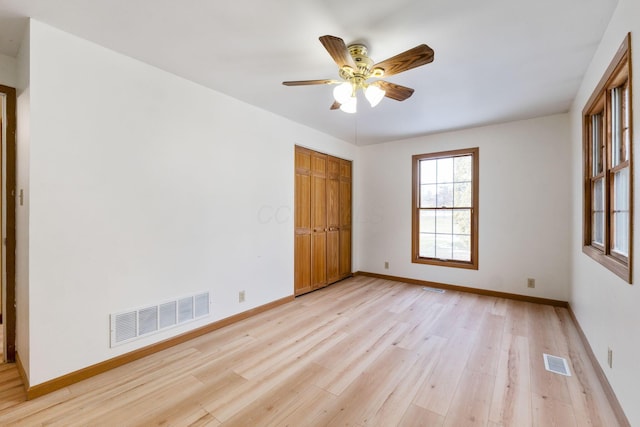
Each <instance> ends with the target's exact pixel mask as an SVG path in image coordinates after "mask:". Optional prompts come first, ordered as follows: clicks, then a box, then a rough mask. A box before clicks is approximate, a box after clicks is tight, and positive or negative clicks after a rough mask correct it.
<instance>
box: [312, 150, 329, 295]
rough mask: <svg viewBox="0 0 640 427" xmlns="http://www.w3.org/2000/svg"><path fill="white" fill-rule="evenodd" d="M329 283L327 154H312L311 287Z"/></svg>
mask: <svg viewBox="0 0 640 427" xmlns="http://www.w3.org/2000/svg"><path fill="white" fill-rule="evenodd" d="M326 284H327V156H326V155H324V154H320V153H315V152H314V153H313V155H312V156H311V287H312V288H314V289H316V288H320V287H322V286H325V285H326Z"/></svg>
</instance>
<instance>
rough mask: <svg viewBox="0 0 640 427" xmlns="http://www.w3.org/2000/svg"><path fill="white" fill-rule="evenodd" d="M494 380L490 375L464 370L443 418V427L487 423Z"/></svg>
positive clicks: (460, 426)
mask: <svg viewBox="0 0 640 427" xmlns="http://www.w3.org/2000/svg"><path fill="white" fill-rule="evenodd" d="M494 382H495V377H494V376H492V375H488V374H483V373H481V372H477V371H473V370H469V369H467V370H465V371H464V372H463V375H462V378H461V379H460V382H459V383H458V388H457V390H456V393H455V395H454V397H453V399H452V402H451V406H450V410H449V412H448V413H447V417H446V418H445V422H444V425H445V427H464V426H485V425H487V422H488V420H489V410H490V408H491V393H492V392H493V387H494Z"/></svg>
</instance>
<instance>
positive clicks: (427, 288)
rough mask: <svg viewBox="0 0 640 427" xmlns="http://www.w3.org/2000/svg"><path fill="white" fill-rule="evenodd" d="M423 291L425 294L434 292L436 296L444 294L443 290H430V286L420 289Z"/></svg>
mask: <svg viewBox="0 0 640 427" xmlns="http://www.w3.org/2000/svg"><path fill="white" fill-rule="evenodd" d="M422 290H423V291H427V292H434V293H436V294H444V292H445V291H444V289H440V288H432V287H431V286H423V287H422Z"/></svg>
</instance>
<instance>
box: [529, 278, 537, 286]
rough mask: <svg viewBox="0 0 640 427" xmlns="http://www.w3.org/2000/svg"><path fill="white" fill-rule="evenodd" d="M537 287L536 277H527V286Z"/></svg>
mask: <svg viewBox="0 0 640 427" xmlns="http://www.w3.org/2000/svg"><path fill="white" fill-rule="evenodd" d="M535 287H536V279H531V278H529V279H527V288H535Z"/></svg>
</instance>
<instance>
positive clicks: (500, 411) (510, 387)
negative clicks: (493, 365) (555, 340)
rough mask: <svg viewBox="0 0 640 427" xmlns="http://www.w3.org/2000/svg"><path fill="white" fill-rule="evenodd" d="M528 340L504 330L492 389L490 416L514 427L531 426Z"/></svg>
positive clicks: (500, 422)
mask: <svg viewBox="0 0 640 427" xmlns="http://www.w3.org/2000/svg"><path fill="white" fill-rule="evenodd" d="M529 366H530V362H529V343H528V340H527V338H526V337H523V336H520V335H510V334H505V335H504V336H503V339H502V348H501V354H500V360H499V362H498V369H497V375H496V383H495V387H494V389H493V398H492V401H491V410H490V412H489V420H490V421H491V422H494V423H496V424H502V425H504V426H513V427H520V426H522V427H526V426H530V425H531V423H532V421H533V419H532V414H531V379H530V373H529V372H530V370H529Z"/></svg>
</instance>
